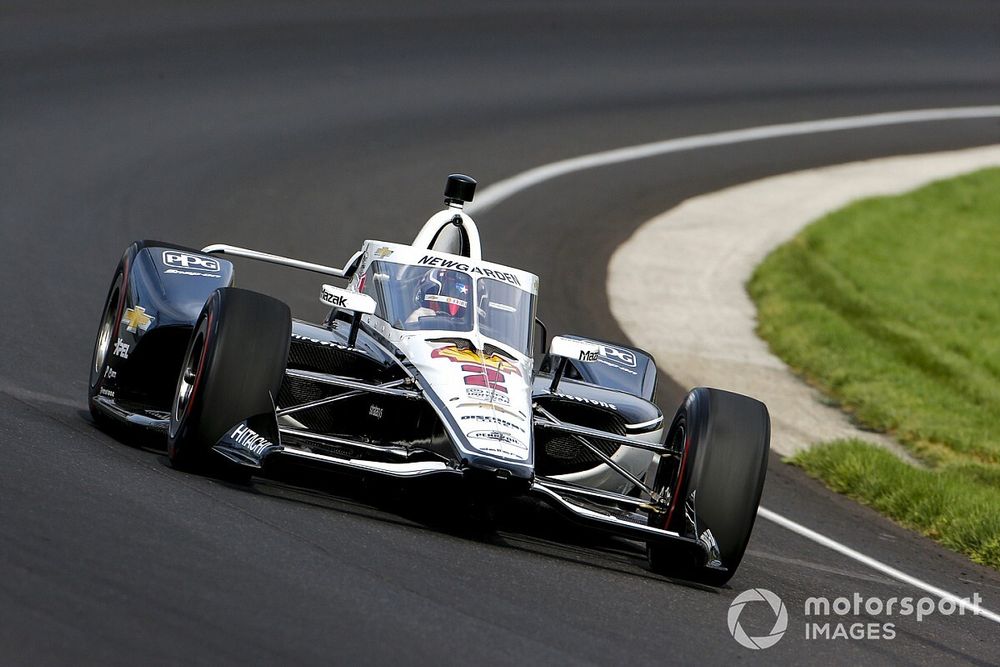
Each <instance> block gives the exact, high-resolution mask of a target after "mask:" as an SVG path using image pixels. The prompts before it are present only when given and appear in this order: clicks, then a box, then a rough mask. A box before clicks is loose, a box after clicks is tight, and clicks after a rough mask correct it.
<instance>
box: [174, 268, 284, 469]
mask: <svg viewBox="0 0 1000 667" xmlns="http://www.w3.org/2000/svg"><path fill="white" fill-rule="evenodd" d="M291 327H292V321H291V313H290V311H289V309H288V306H287V305H285V304H284V303H282V302H281V301H278V300H277V299H274V298H272V297H269V296H265V295H263V294H258V293H257V292H251V291H248V290H243V289H237V288H235V287H224V288H220V289H217V290H215V291H214V292H213V293H212V295H211V296H209V298H208V300H207V301H206V302H205V306H204V308H203V309H202V311H201V314H200V315H199V316H198V320H197V322H196V323H195V326H194V330H193V331H192V334H191V340H190V342H189V343H188V348H187V352H186V353H185V355H184V363H183V364H182V366H181V373H180V375H179V377H178V378H177V390H176V392H175V393H174V400H173V405H172V406H171V411H170V427H169V430H168V436H167V454H168V456H169V457H170V462H171V464H173V466H174V467H177V468H182V469H188V470H192V469H204V468H205V466H206V465H207V461H208V453H209V452H210V451H211V448H212V446H213V445H215V443H216V442H218V440H219V439H220V438H221V437H222V436H223V435H224V434H225V433H226V431H227V429H230V428H232V427H233V426H234V425H235V424H237V423H239V422H240V421H242V420H244V419H246V418H248V417H250V416H253V415H257V414H261V413H264V412H267V411H269V410H273V409H274V404H273V399H274V397H276V396H277V395H278V389H279V388H280V387H281V381H282V378H283V377H284V373H285V365H286V364H287V362H288V346H289V342H290V340H291Z"/></svg>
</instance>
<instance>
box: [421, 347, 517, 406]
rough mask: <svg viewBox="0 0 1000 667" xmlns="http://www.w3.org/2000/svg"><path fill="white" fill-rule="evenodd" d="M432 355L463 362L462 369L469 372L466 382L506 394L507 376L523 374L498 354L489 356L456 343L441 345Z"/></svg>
mask: <svg viewBox="0 0 1000 667" xmlns="http://www.w3.org/2000/svg"><path fill="white" fill-rule="evenodd" d="M431 357H432V358H434V359H441V358H444V359H448V360H450V361H453V362H455V363H459V364H462V371H463V372H464V373H466V374H467V375H466V376H465V384H467V385H469V386H473V387H482V388H484V389H489V390H491V391H493V392H497V391H500V392H503V393H505V394H506V393H507V387H506V386H505V385H504V381H505V380H506V379H507V378H506V376H507V375H508V374H509V373H514V374H515V375H518V376H520V375H521V371H520V370H518V368H517V366H515V365H514V364H512V363H510V362H509V361H507V360H506V359H504V358H503V357H501V356H500V355H498V354H494V355H491V356H489V357H487V356H484V355H482V354H481V353H479V352H476V351H475V350H468V349H465V350H463V349H460V348H459V347H457V346H455V345H446V346H444V347H439V348H437V349H435V350H434V351H433V352H431Z"/></svg>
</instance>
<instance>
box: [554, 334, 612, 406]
mask: <svg viewBox="0 0 1000 667" xmlns="http://www.w3.org/2000/svg"><path fill="white" fill-rule="evenodd" d="M549 354H550V355H552V356H553V357H559V364H558V365H557V366H556V369H555V371H554V372H553V373H552V384H550V385H549V391H550V392H551V393H553V394H554V393H555V392H556V390H557V389H558V388H559V381H560V380H562V377H563V374H564V373H565V372H566V365H567V364H569V360H570V359H572V360H574V361H582V362H584V363H588V364H589V363H592V362H595V361H597V360H598V359H600V356H601V346H600V345H598V344H597V343H592V342H590V341H587V340H576V339H573V338H565V337H563V336H556V337H554V338H553V339H552V344H551V345H550V346H549Z"/></svg>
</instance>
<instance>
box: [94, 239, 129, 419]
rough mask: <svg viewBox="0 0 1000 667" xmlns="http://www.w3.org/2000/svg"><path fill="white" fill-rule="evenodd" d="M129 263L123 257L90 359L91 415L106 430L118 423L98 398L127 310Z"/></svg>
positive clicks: (106, 303)
mask: <svg viewBox="0 0 1000 667" xmlns="http://www.w3.org/2000/svg"><path fill="white" fill-rule="evenodd" d="M125 262H126V259H125V258H122V260H121V262H119V263H118V268H117V269H115V276H114V278H112V279H111V286H110V287H109V288H108V295H107V297H106V298H105V299H104V309H103V310H102V311H101V323H100V325H98V328H97V341H96V342H95V344H94V353H93V355H92V356H91V358H90V383H89V385H88V389H87V405H88V406H89V407H90V415H91V416H92V417H93V418H94V422H95V423H96V424H97V425H98V426H100V427H102V428H105V429H108V428H111V427H113V426H114V423H113V422H112V420H111V419H109V418H108V417H107V416H106V415H105V414H104V413H103V412H101V411H100V410H99V409H98V408H97V406H96V404H95V399H96V398H97V397H98V396H99V395H100V391H101V389H102V388H103V385H104V383H105V378H106V377H107V374H108V369H109V366H110V362H111V350H112V347H113V341H114V340H115V338H116V336H117V335H118V323H119V322H121V319H122V309H123V308H124V307H125V301H126V298H125Z"/></svg>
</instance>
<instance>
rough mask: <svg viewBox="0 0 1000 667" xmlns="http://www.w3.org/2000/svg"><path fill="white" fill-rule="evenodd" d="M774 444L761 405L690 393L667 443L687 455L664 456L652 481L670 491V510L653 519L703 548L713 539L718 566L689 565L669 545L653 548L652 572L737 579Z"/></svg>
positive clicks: (726, 395)
mask: <svg viewBox="0 0 1000 667" xmlns="http://www.w3.org/2000/svg"><path fill="white" fill-rule="evenodd" d="M770 441H771V421H770V416H769V415H768V412H767V406H765V405H764V404H763V403H761V402H760V401H758V400H755V399H753V398H750V397H748V396H743V395H740V394H734V393H732V392H728V391H722V390H720V389H709V388H706V387H698V388H696V389H693V390H692V391H691V392H690V393H689V394H688V395H687V397H686V398H685V400H684V402H683V403H682V404H681V406H680V407H679V408H678V410H677V414H676V416H675V417H674V421H673V423H672V424H671V426H670V430H669V431H668V433H667V444H668V445H672V446H674V447H676V448H677V449H680V450H681V451H682V452H683V454H682V456H681V458H680V460H677V459H675V458H671V457H662V459H661V461H660V465H659V467H658V469H657V473H656V480H655V482H654V488H655V489H656V490H657V491H661V492H662V491H663V490H665V489H671V490H672V494H671V498H672V500H671V504H670V509H669V510H668V511H667V512H666V513H659V514H654V515H652V516H651V518H650V522H651V523H658V524H659V526H658V527H661V528H666V529H668V530H673V531H676V532H678V533H680V534H681V535H686V536H688V537H694V538H696V539H700V540H701V541H702V542H703V543H704V544H706V545H712V539H711V538H714V544H715V545H717V547H718V555H717V560H718V561H721V563H714V564H713V563H712V562H711V561H712V560H714V558H713V556H714V555H715V554H714V553H710V554H709V562H707V563H703V562H692V561H691V559H690V558H685V557H684V555H683V554H679V553H678V550H677V549H676V548H674V549H671V546H670V545H669V544H664V543H650V544H649V545H648V546H647V553H648V556H649V563H650V566H651V567H652V569H653V570H654V571H657V572H660V573H662V574H667V575H670V576H679V577H683V578H686V579H691V580H694V581H698V582H701V583H706V584H710V585H713V586H722V585H723V584H725V583H726V582H727V581H728V580H729V579H730V578H731V577H732V576H733V574H735V572H736V569H737V568H738V567H739V564H740V561H741V560H742V559H743V553H744V551H746V547H747V542H749V540H750V533H751V531H752V530H753V525H754V520H755V519H756V518H757V507H758V505H759V504H760V495H761V491H762V490H763V488H764V476H765V474H766V472H767V455H768V451H769V448H770ZM692 508H693V510H694V512H693V514H694V516H695V518H696V521H695V524H694V525H693V526H692V523H691V520H690V516H691V509H692ZM706 529H707V532H706ZM709 533H710V536H711V538H709ZM720 564H721V567H722V568H725V569H720V568H719V567H718V565H720ZM711 565H715V566H716V567H710V566H711Z"/></svg>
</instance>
